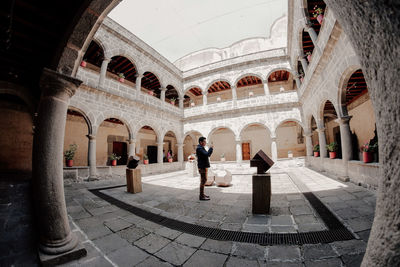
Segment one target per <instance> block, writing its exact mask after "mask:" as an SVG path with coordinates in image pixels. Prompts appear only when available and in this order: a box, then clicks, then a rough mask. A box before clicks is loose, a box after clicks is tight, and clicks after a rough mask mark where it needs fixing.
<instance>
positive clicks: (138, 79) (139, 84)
mask: <svg viewBox="0 0 400 267" xmlns="http://www.w3.org/2000/svg"><path fill="white" fill-rule="evenodd" d="M142 78H143V74H142V73H141V74H138V76H137V77H136V90H137V91H138V92H140V89H141V88H142Z"/></svg>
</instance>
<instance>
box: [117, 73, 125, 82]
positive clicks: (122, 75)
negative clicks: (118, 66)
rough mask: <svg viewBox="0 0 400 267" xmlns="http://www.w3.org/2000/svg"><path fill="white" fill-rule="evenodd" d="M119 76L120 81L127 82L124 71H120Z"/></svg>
mask: <svg viewBox="0 0 400 267" xmlns="http://www.w3.org/2000/svg"><path fill="white" fill-rule="evenodd" d="M118 77H119V79H118V81H120V82H121V83H124V82H125V75H124V74H123V73H122V72H120V73H118Z"/></svg>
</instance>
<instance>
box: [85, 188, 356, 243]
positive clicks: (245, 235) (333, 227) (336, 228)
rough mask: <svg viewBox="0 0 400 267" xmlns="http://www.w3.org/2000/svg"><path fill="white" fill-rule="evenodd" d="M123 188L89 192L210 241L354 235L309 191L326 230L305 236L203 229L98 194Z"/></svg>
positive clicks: (313, 239)
mask: <svg viewBox="0 0 400 267" xmlns="http://www.w3.org/2000/svg"><path fill="white" fill-rule="evenodd" d="M296 182H297V181H296ZM124 186H125V185H119V186H112V187H103V188H96V189H90V190H89V191H90V192H92V193H93V194H94V195H96V196H98V197H100V198H102V199H103V200H105V201H107V202H109V203H110V204H113V205H115V206H117V207H119V208H120V209H123V210H126V211H129V212H131V213H133V214H135V215H136V216H139V217H142V218H143V219H146V220H148V221H151V222H154V223H157V224H160V225H162V226H165V227H168V228H170V229H173V230H176V231H180V232H183V233H187V234H191V235H196V236H201V237H205V238H210V239H214V240H221V241H235V242H243V243H254V244H260V245H303V244H318V243H331V242H334V241H343V240H351V239H354V238H355V237H354V235H353V234H352V233H351V232H350V231H349V230H348V229H347V228H346V227H345V226H344V225H343V224H342V223H341V222H340V221H339V220H338V219H337V218H336V217H335V215H333V214H332V213H331V211H330V210H329V209H328V208H327V207H326V206H325V205H324V204H323V203H322V202H321V201H320V200H319V199H318V198H317V197H316V196H315V195H314V194H313V193H311V192H306V193H303V194H304V195H305V197H306V198H307V199H308V200H309V201H310V204H311V205H312V206H313V208H314V209H315V210H316V211H317V212H318V214H319V215H320V216H321V218H322V219H323V221H324V223H325V224H326V226H327V227H328V229H329V230H324V231H314V232H307V233H249V232H240V231H231V230H222V229H217V228H211V227H205V226H201V225H195V224H191V223H186V222H182V221H178V220H175V219H170V218H167V217H164V216H161V215H158V214H154V213H152V212H149V211H146V210H143V209H140V208H138V207H135V206H132V205H129V204H127V203H125V202H123V201H120V200H118V199H116V198H114V197H111V196H109V195H106V194H104V193H102V192H100V191H102V190H106V189H113V188H118V187H124Z"/></svg>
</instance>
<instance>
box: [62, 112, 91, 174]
mask: <svg viewBox="0 0 400 267" xmlns="http://www.w3.org/2000/svg"><path fill="white" fill-rule="evenodd" d="M88 134H90V133H89V126H88V124H87V121H86V120H85V117H84V115H83V114H82V113H81V112H79V111H77V110H76V109H72V108H70V109H68V111H67V122H66V124H65V137H64V151H66V150H68V149H69V148H70V145H73V144H76V145H77V149H76V152H75V156H74V158H73V165H75V166H87V165H88V147H89V139H88V137H87V135H88ZM64 164H65V161H64Z"/></svg>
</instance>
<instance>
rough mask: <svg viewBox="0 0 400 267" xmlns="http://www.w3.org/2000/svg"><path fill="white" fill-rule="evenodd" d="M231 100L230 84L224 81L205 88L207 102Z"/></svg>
mask: <svg viewBox="0 0 400 267" xmlns="http://www.w3.org/2000/svg"><path fill="white" fill-rule="evenodd" d="M229 100H232V90H231V85H230V84H229V83H228V82H225V81H217V82H215V83H213V84H212V85H211V86H210V87H209V88H208V90H207V103H208V104H212V103H218V102H223V101H229Z"/></svg>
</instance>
